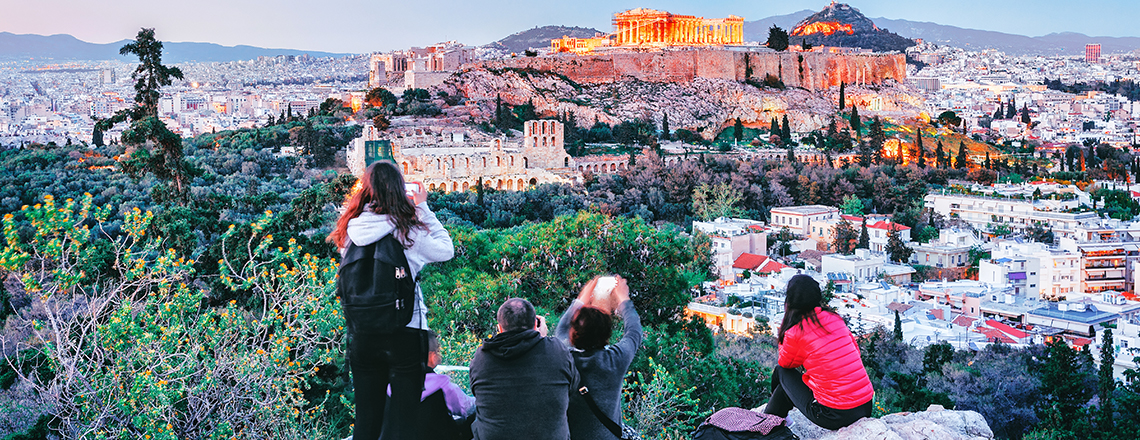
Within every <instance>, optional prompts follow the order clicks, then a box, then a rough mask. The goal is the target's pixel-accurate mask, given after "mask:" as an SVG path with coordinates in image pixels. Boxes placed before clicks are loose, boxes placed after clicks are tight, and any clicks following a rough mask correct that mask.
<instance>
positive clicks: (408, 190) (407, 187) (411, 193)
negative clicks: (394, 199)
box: [404, 182, 421, 203]
mask: <svg viewBox="0 0 1140 440" xmlns="http://www.w3.org/2000/svg"><path fill="white" fill-rule="evenodd" d="M420 188H421V187H420V184H419V183H418V182H415V183H405V184H404V194H406V195H407V196H408V198H409V199H411V200H412V201H413V203H414V201H415V200H416V193H417V192H419V191H420Z"/></svg>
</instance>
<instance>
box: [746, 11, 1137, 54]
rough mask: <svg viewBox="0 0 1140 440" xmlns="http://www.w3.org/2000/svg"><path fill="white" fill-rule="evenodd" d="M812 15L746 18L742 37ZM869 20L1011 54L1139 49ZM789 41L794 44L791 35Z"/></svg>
mask: <svg viewBox="0 0 1140 440" xmlns="http://www.w3.org/2000/svg"><path fill="white" fill-rule="evenodd" d="M812 14H815V11H812V10H808V9H805V10H803V11H799V12H794V13H791V14H787V15H776V16H772V17H768V18H763V19H760V20H755V21H746V22H744V40H745V41H767V40H768V28H771V27H772V26H773V25H776V26H779V27H781V28H783V29H784V30H786V31H789V32H790V31H791V30H792V29H793V28H794V27H795V26H796V24H797V23H799V22H800V21H803V20H804V19H805V18H807V17H809V16H811V15H812ZM871 20H872V21H874V22H875V24H876V25H877V26H878V27H879V28H880V29H886V30H889V31H891V32H894V33H896V34H899V35H901V36H903V37H907V38H921V39H923V40H924V41H929V42H932V43H935V44H941V45H946V46H954V47H961V48H963V49H970V50H981V49H997V50H1000V51H1003V52H1005V53H1008V54H1010V55H1081V54H1084V53H1085V44H1087V43H1100V46H1101V52H1102V53H1105V54H1109V53H1121V52H1132V51H1135V50H1138V49H1140V38H1137V37H1090V36H1088V35H1084V34H1078V33H1075V32H1063V33H1056V34H1049V35H1045V36H1041V37H1027V36H1024V35H1015V34H1007V33H1004V32H994V31H983V30H977V29H964V28H960V27H956V26H948V25H944V24H938V23H930V22H922V21H910V20H893V19H889V18H882V17H879V18H873V19H871ZM792 42H793V43H795V39H794V38H793V41H792Z"/></svg>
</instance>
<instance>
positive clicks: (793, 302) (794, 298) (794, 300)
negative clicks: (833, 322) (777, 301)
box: [776, 274, 838, 344]
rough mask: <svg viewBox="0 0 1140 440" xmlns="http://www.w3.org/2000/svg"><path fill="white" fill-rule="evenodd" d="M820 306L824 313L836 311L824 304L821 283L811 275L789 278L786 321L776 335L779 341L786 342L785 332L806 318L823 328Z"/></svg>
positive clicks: (785, 308) (785, 299) (785, 301)
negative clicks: (817, 308) (816, 309)
mask: <svg viewBox="0 0 1140 440" xmlns="http://www.w3.org/2000/svg"><path fill="white" fill-rule="evenodd" d="M816 307H819V308H820V309H821V311H822V312H824V313H831V314H834V315H838V314H837V313H835V309H832V308H831V307H829V306H828V305H827V304H823V293H822V292H820V290H819V283H818V282H816V281H815V279H813V278H812V277H810V276H807V275H802V274H801V275H796V276H794V277H792V279H791V280H788V288H787V291H786V292H785V298H784V321H783V322H782V323H781V325H780V332H779V334H778V335H777V337H776V340H777V343H779V344H783V343H784V333H786V332H787V331H788V330H789V329H791V328H792V327H795V326H798V325H801V324H803V322H804V320H805V319H806V320H808V321H809V322H811V323H813V324H815V325H817V326H819V327H820V328H823V326H822V325H821V323H820V322H819V316H818V315H817V313H816V311H815V308H816Z"/></svg>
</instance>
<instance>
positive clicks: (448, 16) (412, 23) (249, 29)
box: [0, 0, 1140, 53]
mask: <svg viewBox="0 0 1140 440" xmlns="http://www.w3.org/2000/svg"><path fill="white" fill-rule="evenodd" d="M9 3H11V4H7V5H5V6H4V9H5V11H6V12H7V13H5V14H3V16H2V17H0V32H12V33H16V34H39V35H52V34H69V35H72V36H75V37H76V38H79V39H80V40H84V41H89V42H93V43H110V42H115V41H120V40H123V39H128V38H131V37H132V36H133V35H134V34H135V33H136V32H137V31H138V29H139V28H141V27H153V28H155V29H156V34H157V36H158V38H159V39H161V40H163V41H172V42H174V41H176V42H206V43H217V44H222V45H226V46H235V45H250V46H258V47H266V48H281V49H298V50H314V51H326V52H339V53H367V52H373V51H386V50H392V49H397V48H402V47H409V46H424V45H429V44H433V43H436V42H439V41H448V40H455V41H460V42H463V43H465V44H469V45H482V44H486V43H490V42H492V41H496V40H498V39H501V38H503V37H505V36H507V35H510V34H513V33H515V32H520V31H523V30H526V29H531V28H534V27H537V26H546V25H564V26H582V27H592V28H595V29H598V30H602V31H608V30H609V29H610V28H611V25H610V19H611V17H612V14H613V13H614V12H620V11H623V10H628V9H633V8H637V7H645V8H653V9H662V10H668V11H671V12H675V13H683V14H692V15H698V16H705V17H720V16H727V15H730V14H731V15H738V16H743V17H744V18H745V20H747V21H754V20H760V19H764V18H767V17H771V16H776V15H786V14H791V13H794V12H798V11H801V10H804V9H810V10H816V11H817V10H819V9H822V8H823V7H824V6H826V5H827V4H828V2H827V1H820V0H792V1H787V2H783V3H780V4H777V5H771V4H757V3H753V4H748V3H744V2H739V1H724V0H713V1H710V2H705V3H703V4H700V5H695V4H692V3H691V2H684V1H677V0H659V1H644V0H636V1H625V0H621V1H618V2H601V1H596V0H587V1H585V2H575V3H573V4H557V3H555V4H544V5H541V6H537V5H536V6H530V7H519V6H518V5H517V3H513V2H507V1H503V0H490V1H480V2H457V1H453V0H426V1H422V2H415V3H396V2H391V1H381V2H375V3H369V2H365V1H358V0H350V1H338V2H335V3H331V4H330V3H322V4H321V5H319V7H318V6H317V5H315V4H312V3H309V2H301V1H298V0H283V1H280V2H277V4H275V5H274V6H273V7H268V8H267V7H266V6H265V5H264V4H262V3H259V2H254V1H251V0H232V1H224V2H223V1H218V0H203V1H199V2H196V3H194V4H193V5H191V6H186V5H185V4H174V3H173V2H169V1H156V2H147V1H143V0H125V1H121V2H115V4H111V5H95V4H91V3H90V2H82V1H78V0H44V1H41V2H36V3H34V4H33V3H25V2H19V3H17V2H11V1H9ZM849 4H851V6H853V7H855V8H857V9H859V10H860V11H861V12H862V13H863V14H865V15H866V16H868V17H872V18H877V17H885V18H890V19H905V20H911V21H925V22H934V23H938V24H943V25H950V26H957V27H961V28H970V29H980V30H989V31H998V32H1005V33H1010V34H1019V35H1026V36H1031V37H1032V36H1041V35H1046V34H1050V33H1057V32H1078V33H1083V34H1086V35H1089V36H1108V37H1123V36H1140V34H1138V33H1137V32H1136V31H1135V30H1134V28H1133V26H1132V23H1131V20H1130V17H1135V16H1137V15H1140V4H1135V3H1133V2H1126V1H1124V0H1091V1H1086V2H1081V3H1073V2H1068V1H1064V0H1045V1H1025V0H1021V1H1005V2H997V3H995V2H985V1H982V0H964V1H961V2H955V3H948V2H942V3H928V2H922V3H914V2H905V1H902V0H868V1H861V2H850V3H849ZM979 11H982V12H983V13H981V14H979V13H978V12H979ZM1109 11H1111V12H1112V13H1106V12H1109ZM92 17H96V18H95V19H92ZM355 17H376V19H375V20H357V21H354V20H355Z"/></svg>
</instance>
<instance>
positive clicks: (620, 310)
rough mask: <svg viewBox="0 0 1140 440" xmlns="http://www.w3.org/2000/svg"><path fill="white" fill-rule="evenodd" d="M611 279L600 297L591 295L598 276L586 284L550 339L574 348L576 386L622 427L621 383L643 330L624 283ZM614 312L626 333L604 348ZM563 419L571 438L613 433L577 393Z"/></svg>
mask: <svg viewBox="0 0 1140 440" xmlns="http://www.w3.org/2000/svg"><path fill="white" fill-rule="evenodd" d="M615 278H616V281H617V284H616V285H615V286H614V287H613V290H612V291H611V292H610V293H608V294H606V295H604V296H602V295H599V296H595V295H594V292H595V290H594V287H595V286H596V285H597V284H598V278H594V279H593V280H591V281H590V282H589V283H586V286H585V287H583V288H582V293H581V294H580V295H578V299H576V300H574V302H573V303H571V305H570V308H569V309H567V310H566V313H563V314H562V319H560V320H559V321H558V327H556V328H555V331H554V335H555V337H557V338H558V339H559V340H561V341H563V342H565V343H566V344H567V345H569V346H571V347H573V348H571V350H572V355H573V356H574V367H575V368H577V369H578V374H580V375H581V380H580V381H579V386H586V387H589V389H590V396H592V398H593V399H594V402H595V403H596V404H597V405H598V409H600V410H601V411H602V413H604V414H605V415H606V416H607V417H609V418H610V420H612V421H613V422H614V423H617V424H621V388H622V383H623V382H624V380H625V374H626V372H627V371H628V370H629V365H630V364H631V363H632V362H633V356H634V355H635V354H637V349H638V348H639V347H641V341H642V339H643V338H644V332H643V331H642V329H641V318H640V317H639V316H637V311H636V310H634V308H633V301H630V300H629V287H628V286H627V285H626V281H625V280H624V279H622V278H621V277H615ZM615 312H616V314H617V315H619V316H621V319H622V321H624V322H625V331H624V332H623V334H622V337H621V340H620V341H618V343H617V344H614V345H606V343H607V342H609V340H610V335H612V334H613V321H612V318H611V316H612V315H613V314H614V313H615ZM567 419H568V421H569V424H570V438H571V439H573V440H594V439H596V440H613V439H614V434H613V433H612V432H610V430H609V429H606V427H605V425H603V424H602V422H601V421H600V420H599V419H598V417H597V415H595V414H594V412H593V411H592V410H591V409H590V407H589V406H588V405H587V404H586V400H585V398H584V397H582V395H580V394H578V393H575V395H574V396H571V397H570V408H569V411H568V412H567Z"/></svg>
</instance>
